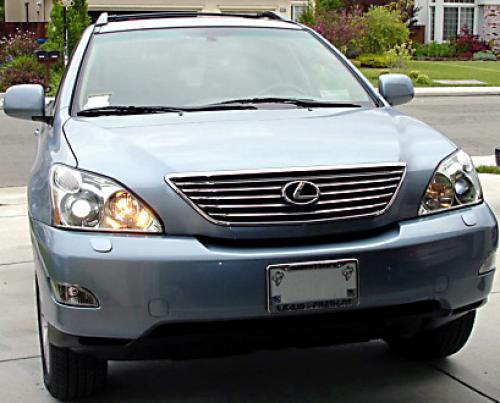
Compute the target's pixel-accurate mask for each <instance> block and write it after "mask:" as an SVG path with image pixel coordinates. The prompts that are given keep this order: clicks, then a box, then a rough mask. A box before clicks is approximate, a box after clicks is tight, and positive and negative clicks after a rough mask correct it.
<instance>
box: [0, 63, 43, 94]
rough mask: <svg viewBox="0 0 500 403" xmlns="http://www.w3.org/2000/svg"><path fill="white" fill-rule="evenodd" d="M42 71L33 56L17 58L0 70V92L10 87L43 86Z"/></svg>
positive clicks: (41, 67)
mask: <svg viewBox="0 0 500 403" xmlns="http://www.w3.org/2000/svg"><path fill="white" fill-rule="evenodd" d="M43 82H44V69H43V66H42V65H41V64H40V63H38V61H37V60H36V58H35V57H34V56H19V57H16V58H14V59H12V60H11V61H10V62H8V63H6V64H5V65H4V66H3V67H2V69H1V70H0V92H4V91H6V90H7V88H9V87H10V86H12V85H17V84H43Z"/></svg>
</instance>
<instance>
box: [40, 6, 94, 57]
mask: <svg viewBox="0 0 500 403" xmlns="http://www.w3.org/2000/svg"><path fill="white" fill-rule="evenodd" d="M67 23H68V50H69V54H71V52H72V51H73V49H74V48H75V46H76V44H77V43H78V40H79V39H80V36H81V35H82V33H83V31H84V30H85V28H87V27H88V26H89V25H90V23H91V20H90V17H89V14H88V5H87V0H74V4H73V6H71V7H69V8H68V12H67ZM44 47H45V48H46V49H50V50H59V51H60V52H61V53H62V52H63V50H64V21H63V6H62V3H61V0H54V3H53V6H52V11H51V13H50V23H49V29H48V41H47V44H46V45H45V46H44Z"/></svg>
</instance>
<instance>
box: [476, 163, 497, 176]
mask: <svg viewBox="0 0 500 403" xmlns="http://www.w3.org/2000/svg"><path fill="white" fill-rule="evenodd" d="M476 171H477V172H479V173H480V174H497V175H500V168H499V167H496V166H495V165H479V166H478V167H476Z"/></svg>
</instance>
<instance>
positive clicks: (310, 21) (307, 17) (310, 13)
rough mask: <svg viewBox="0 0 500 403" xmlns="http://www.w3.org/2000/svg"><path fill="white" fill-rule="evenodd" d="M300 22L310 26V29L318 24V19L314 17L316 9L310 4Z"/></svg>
mask: <svg viewBox="0 0 500 403" xmlns="http://www.w3.org/2000/svg"><path fill="white" fill-rule="evenodd" d="M299 22H300V23H301V24H304V25H308V26H310V27H312V26H314V25H315V24H316V18H315V15H314V8H313V7H312V5H311V4H310V3H309V4H308V5H307V8H306V9H305V11H304V12H303V13H302V14H301V15H300V17H299Z"/></svg>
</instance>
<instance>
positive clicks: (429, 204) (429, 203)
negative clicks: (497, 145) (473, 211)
mask: <svg viewBox="0 0 500 403" xmlns="http://www.w3.org/2000/svg"><path fill="white" fill-rule="evenodd" d="M482 200H483V195H482V191H481V184H480V183H479V177H478V176H477V172H476V170H475V168H474V165H473V164H472V160H471V159H470V157H469V156H468V155H467V154H466V153H465V152H464V151H462V150H460V151H458V152H456V153H454V154H452V155H451V156H450V157H448V158H447V159H445V160H444V161H443V162H442V163H441V164H440V165H439V167H438V169H437V170H436V172H435V173H434V176H433V177H432V179H431V181H430V182H429V185H428V186H427V190H426V192H425V195H424V198H423V200H422V204H421V205H420V210H419V215H425V214H430V213H435V212H438V211H443V210H448V209H451V208H457V207H465V206H470V205H472V204H477V203H479V202H481V201H482Z"/></svg>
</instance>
